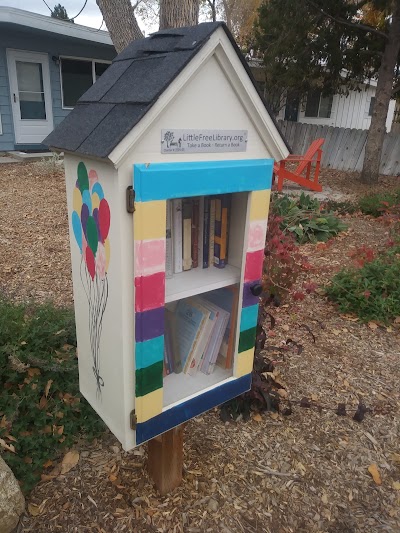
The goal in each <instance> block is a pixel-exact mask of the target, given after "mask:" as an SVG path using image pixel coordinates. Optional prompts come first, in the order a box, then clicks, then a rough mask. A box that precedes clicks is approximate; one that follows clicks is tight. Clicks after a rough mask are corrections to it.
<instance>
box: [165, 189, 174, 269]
mask: <svg viewBox="0 0 400 533" xmlns="http://www.w3.org/2000/svg"><path fill="white" fill-rule="evenodd" d="M165 233H166V234H165V277H167V278H172V276H173V273H174V263H173V253H172V247H173V244H172V202H171V200H167V223H166V232H165Z"/></svg>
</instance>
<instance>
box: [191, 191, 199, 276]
mask: <svg viewBox="0 0 400 533" xmlns="http://www.w3.org/2000/svg"><path fill="white" fill-rule="evenodd" d="M199 223H200V198H193V205H192V268H197V267H198V266H199Z"/></svg>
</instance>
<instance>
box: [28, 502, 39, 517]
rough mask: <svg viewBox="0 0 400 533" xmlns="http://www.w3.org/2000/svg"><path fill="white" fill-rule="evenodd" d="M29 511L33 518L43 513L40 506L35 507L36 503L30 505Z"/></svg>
mask: <svg viewBox="0 0 400 533" xmlns="http://www.w3.org/2000/svg"><path fill="white" fill-rule="evenodd" d="M28 511H29V514H30V515H32V516H39V515H40V514H41V513H42V511H41V510H40V507H39V505H35V504H34V503H28Z"/></svg>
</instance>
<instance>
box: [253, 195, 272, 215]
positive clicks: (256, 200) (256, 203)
mask: <svg viewBox="0 0 400 533" xmlns="http://www.w3.org/2000/svg"><path fill="white" fill-rule="evenodd" d="M270 197H271V191H270V190H269V189H267V190H264V191H253V192H252V193H251V204H250V222H252V221H253V220H265V219H266V218H268V212H269V202H270Z"/></svg>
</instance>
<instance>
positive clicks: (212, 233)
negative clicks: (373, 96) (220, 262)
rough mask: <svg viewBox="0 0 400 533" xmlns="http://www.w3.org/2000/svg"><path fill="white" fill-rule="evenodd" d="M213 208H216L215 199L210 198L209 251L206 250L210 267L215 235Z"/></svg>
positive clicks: (212, 259) (212, 258)
mask: <svg viewBox="0 0 400 533" xmlns="http://www.w3.org/2000/svg"><path fill="white" fill-rule="evenodd" d="M215 208H216V198H211V200H210V227H209V232H210V237H209V242H208V246H209V250H208V266H211V265H212V264H213V261H214V235H215Z"/></svg>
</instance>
